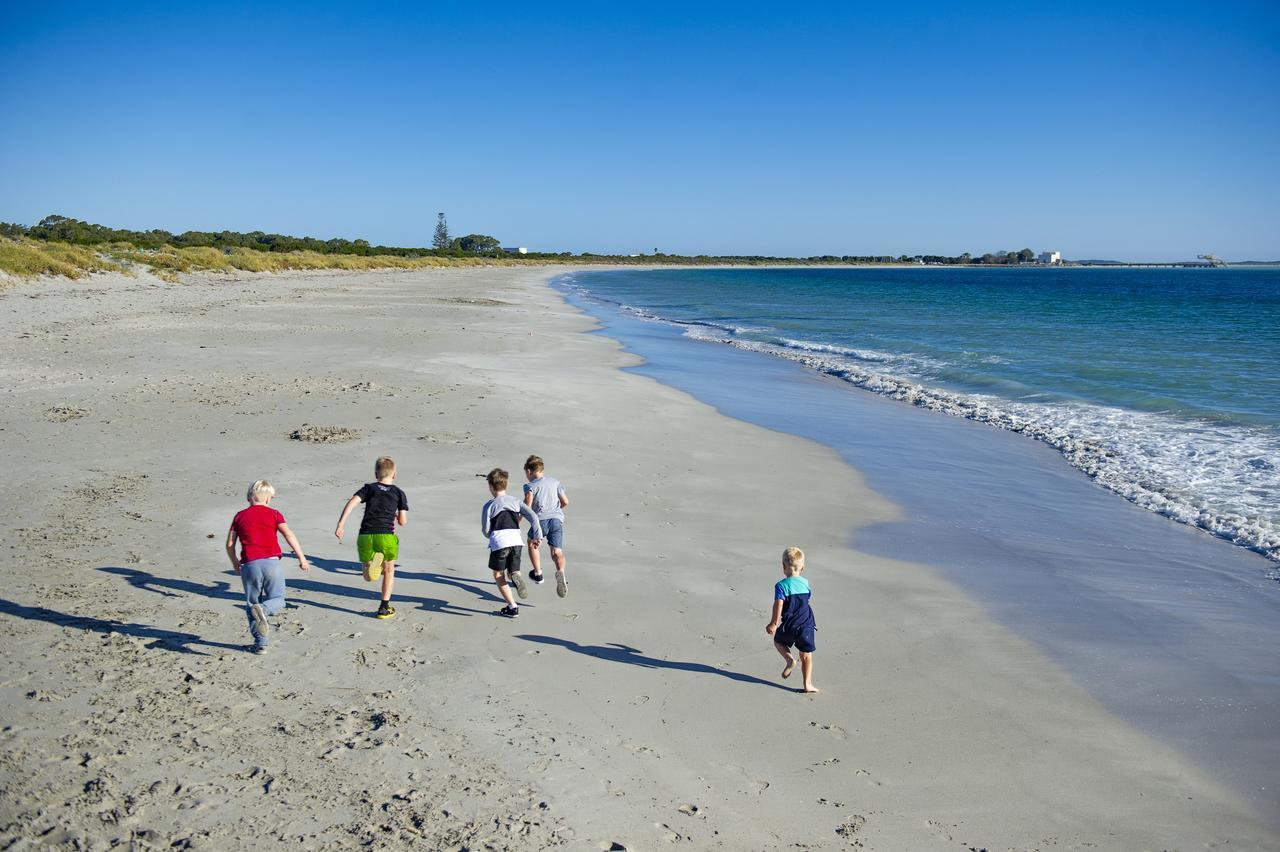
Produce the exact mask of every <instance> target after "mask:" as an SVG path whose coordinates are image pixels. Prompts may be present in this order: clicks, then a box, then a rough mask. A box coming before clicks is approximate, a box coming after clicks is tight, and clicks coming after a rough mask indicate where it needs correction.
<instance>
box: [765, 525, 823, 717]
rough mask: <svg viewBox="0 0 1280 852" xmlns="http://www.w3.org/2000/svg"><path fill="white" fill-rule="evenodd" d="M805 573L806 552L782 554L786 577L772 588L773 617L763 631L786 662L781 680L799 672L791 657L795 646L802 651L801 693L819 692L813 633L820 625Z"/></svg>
mask: <svg viewBox="0 0 1280 852" xmlns="http://www.w3.org/2000/svg"><path fill="white" fill-rule="evenodd" d="M803 573H804V551H803V550H801V549H800V548H798V547H788V548H787V549H786V550H784V551H782V574H783V577H782V579H781V580H779V581H778V582H777V584H776V585H775V586H774V587H773V616H772V617H771V618H770V619H769V623H768V624H766V625H765V627H764V632H765V633H768V634H769V635H770V636H772V637H773V647H774V648H777V649H778V653H779V654H781V655H782V659H784V660H786V661H787V665H786V668H784V669H783V670H782V677H783V678H784V679H786V678H789V677H791V673H792V672H793V671H795V669H796V658H795V657H794V656H792V654H791V648H792V646H794V647H795V649H796V650H797V651H799V652H800V673H801V675H802V676H803V677H804V686H803V688H802V689H801V690H800V691H801V692H817V691H818V688H817V687H815V686H814V685H813V652H814V651H815V650H816V649H817V646H816V645H815V644H814V641H813V639H814V637H813V633H814V631H815V630H816V629H817V625H816V624H815V623H814V620H813V610H812V609H810V607H809V581H808V580H806V579H805V578H804V577H801V576H800V575H801V574H803Z"/></svg>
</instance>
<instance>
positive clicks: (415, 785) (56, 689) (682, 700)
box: [0, 269, 1280, 849]
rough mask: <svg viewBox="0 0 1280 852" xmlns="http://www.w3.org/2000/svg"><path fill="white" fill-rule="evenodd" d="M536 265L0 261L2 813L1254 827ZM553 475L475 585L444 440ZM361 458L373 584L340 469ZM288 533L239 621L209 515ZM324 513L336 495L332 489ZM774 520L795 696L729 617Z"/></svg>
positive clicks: (925, 829) (770, 555)
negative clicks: (286, 547) (397, 527)
mask: <svg viewBox="0 0 1280 852" xmlns="http://www.w3.org/2000/svg"><path fill="white" fill-rule="evenodd" d="M551 274H553V273H552V272H548V271H547V270H533V269H474V270H415V271H400V272H364V273H328V274H288V275H281V276H271V277H252V276H248V277H246V276H230V275H227V276H197V277H192V278H190V279H184V280H183V282H182V283H180V284H169V283H165V282H159V281H156V280H154V279H150V278H147V277H145V276H143V277H139V278H126V277H123V276H115V275H100V276H95V277H94V278H92V279H90V280H88V281H81V282H69V281H44V282H38V283H30V284H22V285H19V286H15V287H12V288H10V289H8V290H6V291H4V292H0V339H3V340H4V345H3V349H2V350H0V373H2V374H3V377H4V381H3V383H0V384H2V386H3V390H2V393H3V401H4V405H3V406H2V407H0V441H2V442H3V449H4V455H5V458H6V459H8V461H9V464H8V466H7V469H8V470H9V471H10V483H9V488H7V489H6V490H5V492H4V494H3V495H0V504H2V508H3V512H4V514H5V517H6V518H7V519H8V523H7V527H8V533H9V534H8V536H7V538H8V541H7V544H8V547H7V548H6V549H5V554H6V555H5V557H4V561H3V567H2V568H0V571H2V572H3V573H2V576H3V581H4V590H3V593H2V594H0V641H2V642H3V646H4V648H5V652H4V654H3V657H0V711H2V715H3V719H4V726H3V730H2V731H0V743H2V749H0V761H2V762H0V848H26V847H30V846H34V845H63V846H68V847H77V846H78V847H80V848H94V849H96V848H107V847H109V846H111V845H117V844H132V845H134V846H136V847H137V848H160V847H169V848H188V847H199V846H204V847H205V848H217V849H241V848H243V849H248V848H272V847H275V846H286V845H288V846H302V847H305V848H350V847H356V846H373V847H392V848H395V847H400V846H406V845H408V844H410V843H419V844H421V845H423V846H424V847H425V848H446V849H447V848H453V849H464V848H465V849H476V848H493V849H537V848H549V847H555V846H563V847H564V848H573V849H584V848H585V849H592V848H599V849H610V848H620V847H622V848H628V849H653V848H662V847H665V846H666V845H668V844H680V845H683V846H685V847H686V848H697V849H704V848H705V849H718V848H723V849H774V848H814V849H820V848H821V849H826V848H841V847H845V846H863V847H865V848H870V849H966V848H975V849H982V848H990V849H997V848H999V849H1003V848H1017V849H1033V848H1048V847H1052V848H1066V849H1071V848H1094V849H1099V848H1100V849H1144V848H1151V849H1197V848H1206V847H1213V846H1229V848H1232V849H1274V848H1277V845H1280V838H1277V837H1276V835H1275V834H1274V833H1272V832H1270V830H1269V829H1268V828H1267V827H1266V826H1265V825H1264V824H1262V823H1261V822H1260V821H1259V820H1258V819H1257V818H1256V815H1254V814H1251V813H1250V812H1249V811H1248V809H1247V807H1246V806H1245V805H1244V804H1242V803H1241V802H1240V800H1239V799H1238V798H1237V797H1236V796H1234V795H1232V794H1231V793H1229V792H1227V791H1225V790H1223V789H1222V788H1220V787H1219V786H1217V785H1215V784H1214V783H1213V782H1211V781H1210V780H1208V779H1207V778H1206V777H1205V776H1204V775H1203V774H1202V773H1201V772H1200V771H1198V770H1197V769H1196V768H1195V767H1194V766H1192V765H1190V764H1189V763H1188V762H1187V761H1186V760H1185V759H1184V758H1182V757H1181V756H1180V755H1178V754H1176V753H1174V752H1172V751H1171V750H1169V749H1167V748H1166V747H1164V746H1162V745H1160V744H1159V743H1156V742H1154V741H1153V740H1151V739H1150V738H1148V737H1146V736H1145V735H1143V734H1141V733H1139V732H1137V731H1136V730H1134V729H1133V728H1132V727H1131V726H1129V725H1127V724H1125V723H1123V722H1121V721H1119V720H1118V719H1116V718H1115V717H1113V716H1111V715H1110V714H1108V713H1107V712H1105V711H1104V710H1103V709H1102V708H1101V707H1099V706H1098V705H1097V703H1096V702H1094V701H1093V700H1092V699H1091V698H1089V696H1088V695H1087V694H1086V693H1085V692H1084V691H1083V690H1081V689H1080V688H1079V687H1078V686H1076V685H1075V684H1073V683H1072V682H1071V681H1070V680H1069V679H1068V678H1067V677H1066V676H1065V675H1064V674H1062V673H1061V672H1060V671H1059V670H1058V669H1056V668H1055V667H1054V666H1053V665H1052V664H1050V663H1049V662H1048V661H1046V660H1045V659H1044V658H1043V656H1042V655H1040V654H1039V653H1038V652H1037V651H1036V650H1035V649H1034V648H1033V647H1032V646H1031V645H1029V644H1028V643H1027V642H1025V641H1023V640H1021V639H1019V638H1018V637H1016V636H1014V635H1013V634H1011V633H1010V632H1008V631H1007V630H1005V629H1003V628H1001V627H999V626H997V625H995V624H994V623H992V622H991V620H990V619H989V618H987V617H986V616H985V615H984V613H983V612H982V610H981V608H980V607H978V606H977V605H976V604H975V603H974V602H972V601H971V600H970V599H968V598H967V597H966V596H964V595H963V594H962V593H961V592H959V591H958V590H957V589H956V588H954V587H953V586H951V585H950V584H948V583H946V582H945V581H943V580H942V579H940V578H939V577H938V576H937V575H936V574H934V573H933V572H931V571H929V570H927V569H925V568H922V567H920V566H916V565H912V564H909V563H905V562H899V561H893V560H889V559H885V558H880V557H871V556H867V555H865V554H861V553H859V552H857V551H856V550H855V549H853V547H854V545H856V542H857V534H856V531H857V529H858V528H860V527H863V526H866V525H868V524H872V523H875V522H878V521H883V520H887V519H891V518H894V517H897V515H898V512H899V511H900V510H899V508H898V507H895V506H893V505H890V504H888V503H887V502H886V501H884V500H883V499H882V498H880V497H878V496H877V495H876V494H874V493H872V492H871V491H869V490H868V489H867V488H866V487H865V485H864V484H863V483H862V481H861V478H860V477H859V475H858V473H857V472H856V471H854V470H852V469H850V468H849V467H848V466H847V465H845V464H844V463H843V462H842V461H841V460H840V459H839V457H838V456H837V455H836V454H835V453H834V452H831V451H830V450H828V449H826V448H823V447H821V446H818V445H815V444H812V443H809V442H806V441H803V440H801V439H798V438H794V437H790V436H786V435H781V434H777V433H773V432H770V431H767V430H764V429H761V428H758V427H755V426H751V425H749V424H745V423H742V422H739V421H736V420H732V419H729V418H727V417H724V416H722V415H720V414H718V413H717V412H716V411H714V410H713V409H711V408H710V407H708V406H706V405H704V404H702V403H699V402H697V401H696V400H694V399H692V398H691V397H689V396H687V395H685V394H683V393H680V392H678V391H676V390H673V389H670V388H668V387H665V386H662V385H660V384H658V383H656V382H654V381H652V380H650V379H647V378H644V377H642V376H638V375H635V374H631V373H627V372H625V371H624V370H623V369H622V368H623V367H625V366H627V365H628V364H632V363H634V361H635V359H634V358H633V357H632V356H629V355H627V354H626V353H625V352H622V351H621V350H620V348H619V346H618V345H617V344H616V343H615V342H614V341H612V340H610V339H608V338H606V337H603V336H600V335H595V334H589V333H587V332H589V331H590V330H591V329H592V328H593V323H592V320H590V318H588V317H585V316H583V315H582V314H581V313H579V312H578V311H576V310H574V309H573V308H571V307H569V306H567V305H566V304H565V303H564V301H563V300H562V299H561V298H560V297H559V296H558V295H557V294H556V293H555V291H554V290H552V289H551V288H550V287H548V286H547V281H548V278H549V277H550V275H551ZM530 453H537V454H538V455H540V456H542V457H544V458H545V459H546V461H547V469H548V472H549V473H550V474H552V475H554V476H556V477H557V478H559V479H560V480H562V481H563V482H564V484H565V486H566V488H567V490H568V493H569V496H570V500H571V505H570V507H569V509H568V511H567V513H566V515H567V521H566V534H567V538H566V550H567V552H568V555H569V576H570V589H569V594H568V597H566V598H564V599H560V598H558V597H557V596H556V594H555V591H554V589H553V587H552V584H551V583H548V584H546V585H543V586H535V587H533V589H532V591H531V594H530V597H529V599H528V600H527V601H526V602H525V604H526V605H525V606H524V607H522V611H521V615H520V617H519V618H518V619H516V620H510V619H506V618H503V617H500V616H498V615H496V614H495V613H496V611H497V610H498V608H499V603H498V599H497V596H496V593H495V589H494V587H493V584H492V580H491V575H490V574H489V572H488V571H487V569H486V564H485V562H486V549H485V540H484V538H483V537H482V536H481V534H480V531H479V509H480V507H481V505H482V504H483V502H484V501H485V499H487V497H488V492H487V490H486V488H485V486H484V483H483V481H482V480H481V479H479V478H477V476H476V475H477V474H482V473H484V472H486V471H488V470H489V469H490V468H492V467H495V466H501V467H504V468H506V469H507V470H509V471H511V472H512V475H513V483H514V488H518V485H519V483H520V481H522V477H521V474H520V470H519V469H520V466H521V464H522V462H523V460H524V458H525V457H526V456H527V455H528V454H530ZM379 455H390V456H393V457H394V458H395V459H396V460H397V462H398V467H399V479H398V481H397V484H399V485H400V486H401V487H403V488H404V489H405V491H406V492H407V494H408V497H409V501H410V523H409V525H408V526H407V527H406V528H404V530H403V532H402V545H401V568H400V570H399V571H398V575H399V578H398V581H397V585H396V595H395V601H396V606H397V609H398V613H397V615H396V617H395V618H393V619H390V620H386V621H380V620H376V619H374V618H373V617H372V614H373V612H374V610H375V608H376V605H377V602H376V595H375V593H374V591H373V587H372V586H371V585H369V584H366V583H365V582H364V581H363V580H362V578H361V577H360V568H359V564H358V563H356V562H355V558H356V556H355V547H354V541H353V537H352V536H349V537H348V539H347V540H346V541H345V542H344V543H339V542H337V541H336V540H335V539H334V537H333V534H332V530H333V523H334V521H335V520H336V518H337V514H338V512H339V510H340V509H341V507H342V504H343V503H344V502H345V500H346V499H347V498H348V497H349V496H350V495H351V494H352V493H353V492H354V491H355V490H356V489H357V488H358V487H359V486H360V485H361V484H362V483H363V482H366V481H369V480H370V479H371V478H372V467H373V461H374V459H375V458H376V457H377V456H379ZM258 478H267V479H270V480H271V481H272V482H273V483H274V484H275V486H276V488H277V491H278V497H277V498H276V500H275V502H274V503H273V504H272V505H273V507H275V508H278V509H279V510H280V511H282V512H283V513H284V515H285V516H286V518H287V519H288V521H289V524H290V526H291V527H292V529H293V530H294V531H295V532H296V533H297V535H298V537H299V538H300V540H301V543H302V545H303V547H304V548H305V549H306V551H307V553H308V555H309V556H310V557H312V561H313V563H314V567H313V569H312V570H311V571H310V572H309V573H305V574H304V573H302V572H300V571H299V570H298V568H297V566H296V564H295V563H293V562H292V561H291V560H286V571H287V575H288V581H289V597H290V600H291V607H290V608H289V609H287V610H286V611H285V612H284V613H283V614H281V615H280V616H279V617H277V618H276V619H275V622H276V629H275V630H274V632H273V634H272V644H271V648H270V652H269V653H268V654H267V655H265V656H261V657H260V656H255V655H252V654H249V653H247V652H246V651H245V650H244V645H245V644H246V643H247V641H248V632H247V627H246V621H245V615H244V611H243V597H242V593H241V590H240V584H239V578H238V577H236V576H235V575H234V574H232V573H231V572H230V571H229V569H228V564H227V560H226V557H225V555H224V553H223V552H222V540H223V537H224V536H225V533H226V528H227V524H228V522H229V520H230V518H231V516H232V514H234V512H236V511H237V510H238V509H239V508H241V506H242V505H243V493H244V489H245V487H246V486H247V485H248V483H249V482H251V481H252V480H254V479H258ZM349 528H350V529H352V531H354V526H353V525H349ZM792 544H794V545H799V546H801V547H803V548H804V549H805V550H806V552H807V554H808V566H809V567H808V571H807V575H808V577H809V579H810V581H811V583H812V584H813V589H814V597H813V603H814V609H815V611H816V614H817V619H818V625H819V631H818V646H819V650H818V653H817V655H816V659H817V668H816V673H815V681H816V683H817V685H818V686H819V687H821V688H822V690H823V692H822V693H821V694H820V695H816V696H805V695H800V694H797V693H796V692H795V691H794V685H795V680H796V679H797V678H792V679H791V680H788V681H785V682H784V681H782V680H780V679H779V677H778V674H779V670H780V668H781V662H782V661H781V659H780V658H779V657H778V655H777V654H776V653H775V652H774V651H773V649H772V647H771V643H770V641H769V638H768V637H767V636H766V635H765V633H764V624H765V621H766V620H767V618H768V612H769V608H770V606H771V604H772V586H773V584H774V582H775V581H776V580H777V579H778V578H779V576H780V573H779V567H778V562H779V556H780V554H781V551H782V549H783V547H785V546H787V545H792Z"/></svg>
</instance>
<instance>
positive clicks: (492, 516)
mask: <svg viewBox="0 0 1280 852" xmlns="http://www.w3.org/2000/svg"><path fill="white" fill-rule="evenodd" d="M485 481H486V482H488V483H489V494H491V495H492V498H491V499H490V500H489V502H487V503H485V504H484V508H483V509H481V510H480V531H481V532H483V533H484V534H485V536H487V537H488V539H489V570H490V571H492V572H493V581H494V582H495V583H497V584H498V591H499V592H501V593H502V599H503V600H504V601H506V603H507V605H506V606H505V607H503V608H502V614H503V615H505V616H507V617H508V618H515V617H516V616H518V615H519V614H520V605H519V604H517V603H516V601H515V598H513V597H512V596H511V586H510V585H509V583H508V580H510V581H512V582H514V583H515V584H516V592H517V593H518V594H519V595H520V599H521V600H524V599H525V598H527V597H529V587H528V586H527V585H525V582H524V576H523V575H522V574H521V573H520V551H521V550H523V549H524V542H523V541H521V538H520V517H521V516H524V518H525V520H527V521H528V522H529V545H530V546H531V547H534V548H535V549H536V547H537V545H538V544H539V543H540V542H541V540H542V528H541V527H540V526H539V524H538V516H537V514H535V513H534V511H533V509H531V508H529V507H528V506H526V505H525V504H524V503H521V502H520V501H519V500H517V499H516V498H514V497H512V496H511V495H509V494H507V481H508V480H507V472H506V471H505V470H503V469H502V468H500V467H495V468H494V469H493V470H491V471H489V474H488V475H487V476H486V477H485Z"/></svg>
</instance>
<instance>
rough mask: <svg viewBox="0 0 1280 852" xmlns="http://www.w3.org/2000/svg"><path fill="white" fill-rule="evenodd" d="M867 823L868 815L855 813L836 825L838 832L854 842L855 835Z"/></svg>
mask: <svg viewBox="0 0 1280 852" xmlns="http://www.w3.org/2000/svg"><path fill="white" fill-rule="evenodd" d="M866 824H867V818H866V817H864V816H863V815H862V814H854V815H853V816H851V817H849V818H848V819H847V820H845V821H844V822H842V823H840V825H839V826H837V827H836V834H837V835H839V836H840V837H843V838H844V839H845V840H848V841H849V842H850V843H852V842H854V840H853V836H854V835H855V834H857V833H858V832H859V831H861V830H862V827H863V826H864V825H866Z"/></svg>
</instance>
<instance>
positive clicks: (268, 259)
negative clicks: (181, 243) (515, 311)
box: [0, 237, 547, 281]
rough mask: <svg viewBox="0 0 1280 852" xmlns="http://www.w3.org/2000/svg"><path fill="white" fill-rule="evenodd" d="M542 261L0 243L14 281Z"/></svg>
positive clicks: (2, 264)
mask: <svg viewBox="0 0 1280 852" xmlns="http://www.w3.org/2000/svg"><path fill="white" fill-rule="evenodd" d="M545 262H547V261H540V260H532V259H521V260H516V259H514V258H502V257H399V256H396V255H370V256H361V255H353V254H320V253H319V252H314V251H290V252H265V251H255V250H254V249H247V248H239V247H237V248H233V249H230V250H229V251H223V250H222V249H216V248H209V247H199V248H192V247H186V248H175V247H173V246H164V247H163V248H159V249H140V248H137V247H136V246H133V245H130V244H128V243H111V244H107V245H98V246H78V245H71V244H69V243H52V242H43V241H39V240H31V239H26V238H19V239H10V238H7V237H0V273H7V274H8V275H9V276H12V277H17V278H31V277H34V276H37V275H62V276H66V277H67V278H81V277H83V276H85V275H86V274H88V273H90V272H105V271H112V272H128V271H130V269H135V268H143V269H146V270H148V271H150V272H151V273H152V274H154V275H156V276H158V277H160V278H164V279H166V280H169V281H176V280H177V279H178V275H179V274H180V273H184V272H209V271H213V272H217V271H221V272H231V271H235V270H239V271H243V272H283V271H285V270H293V269H345V270H362V269H422V268H426V267H458V266H512V265H518V264H519V265H526V264H538V263H545Z"/></svg>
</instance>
